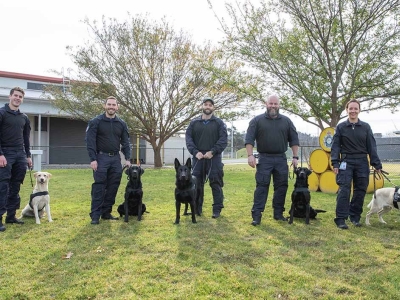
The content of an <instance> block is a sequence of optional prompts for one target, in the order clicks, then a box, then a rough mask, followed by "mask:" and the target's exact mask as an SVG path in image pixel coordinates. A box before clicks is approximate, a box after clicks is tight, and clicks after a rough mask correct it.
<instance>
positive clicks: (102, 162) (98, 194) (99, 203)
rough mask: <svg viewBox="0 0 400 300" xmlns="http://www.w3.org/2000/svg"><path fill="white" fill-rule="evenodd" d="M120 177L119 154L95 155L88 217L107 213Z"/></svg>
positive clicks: (96, 216)
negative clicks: (95, 167)
mask: <svg viewBox="0 0 400 300" xmlns="http://www.w3.org/2000/svg"><path fill="white" fill-rule="evenodd" d="M121 177H122V165H121V158H120V156H119V155H118V154H117V155H114V156H108V155H107V154H98V155H97V171H93V178H94V183H93V184H92V205H91V211H90V217H91V218H92V219H99V218H100V216H101V215H105V214H109V213H111V211H112V207H113V205H114V204H115V197H116V195H117V192H118V188H119V185H120V183H121Z"/></svg>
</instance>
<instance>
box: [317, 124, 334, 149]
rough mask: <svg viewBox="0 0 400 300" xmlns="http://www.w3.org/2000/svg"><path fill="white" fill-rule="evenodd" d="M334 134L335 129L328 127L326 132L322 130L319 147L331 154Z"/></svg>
mask: <svg viewBox="0 0 400 300" xmlns="http://www.w3.org/2000/svg"><path fill="white" fill-rule="evenodd" d="M334 134H335V128H333V127H327V128H325V129H324V130H322V132H321V134H320V135H319V145H320V146H321V148H322V149H324V150H325V151H326V152H331V147H332V142H333V135H334Z"/></svg>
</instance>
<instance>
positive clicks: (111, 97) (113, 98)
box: [104, 96, 118, 104]
mask: <svg viewBox="0 0 400 300" xmlns="http://www.w3.org/2000/svg"><path fill="white" fill-rule="evenodd" d="M108 99H112V100H115V101H117V103H118V100H117V98H115V97H114V96H110V97H107V99H106V101H104V104H106V103H107V100H108Z"/></svg>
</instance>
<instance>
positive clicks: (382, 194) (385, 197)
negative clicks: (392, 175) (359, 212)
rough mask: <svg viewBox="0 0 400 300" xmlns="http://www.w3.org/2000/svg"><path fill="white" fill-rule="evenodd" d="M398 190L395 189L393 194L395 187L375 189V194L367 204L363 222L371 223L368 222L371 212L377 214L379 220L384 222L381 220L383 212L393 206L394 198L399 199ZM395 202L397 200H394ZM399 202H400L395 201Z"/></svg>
mask: <svg viewBox="0 0 400 300" xmlns="http://www.w3.org/2000/svg"><path fill="white" fill-rule="evenodd" d="M399 192H400V191H397V192H396V194H395V188H394V187H393V188H390V187H388V188H382V189H378V190H376V191H375V195H376V196H375V195H374V196H373V197H372V200H371V202H370V203H369V204H368V208H369V209H370V210H369V212H368V213H367V215H366V216H365V224H366V225H371V224H370V222H369V218H370V217H371V215H372V214H375V213H376V214H378V218H379V222H381V223H383V224H386V222H385V221H384V220H383V218H382V216H383V214H385V213H388V212H389V211H391V210H392V208H395V205H394V204H395V201H394V200H395V199H396V200H397V199H400V195H399ZM396 202H397V201H396ZM397 204H400V202H397Z"/></svg>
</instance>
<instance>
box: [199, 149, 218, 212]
mask: <svg viewBox="0 0 400 300" xmlns="http://www.w3.org/2000/svg"><path fill="white" fill-rule="evenodd" d="M192 166H193V175H194V176H196V178H197V181H198V182H199V183H200V184H201V185H202V189H201V191H202V195H200V199H199V202H200V203H199V211H200V213H201V212H202V208H203V202H204V184H205V181H206V178H207V176H208V180H209V182H210V187H211V192H212V195H213V211H221V210H222V208H223V207H224V193H223V191H222V187H223V186H224V180H223V177H224V170H223V168H224V164H223V163H222V158H221V155H220V154H217V155H215V156H213V158H212V159H201V160H198V159H197V158H196V157H193V160H192Z"/></svg>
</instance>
